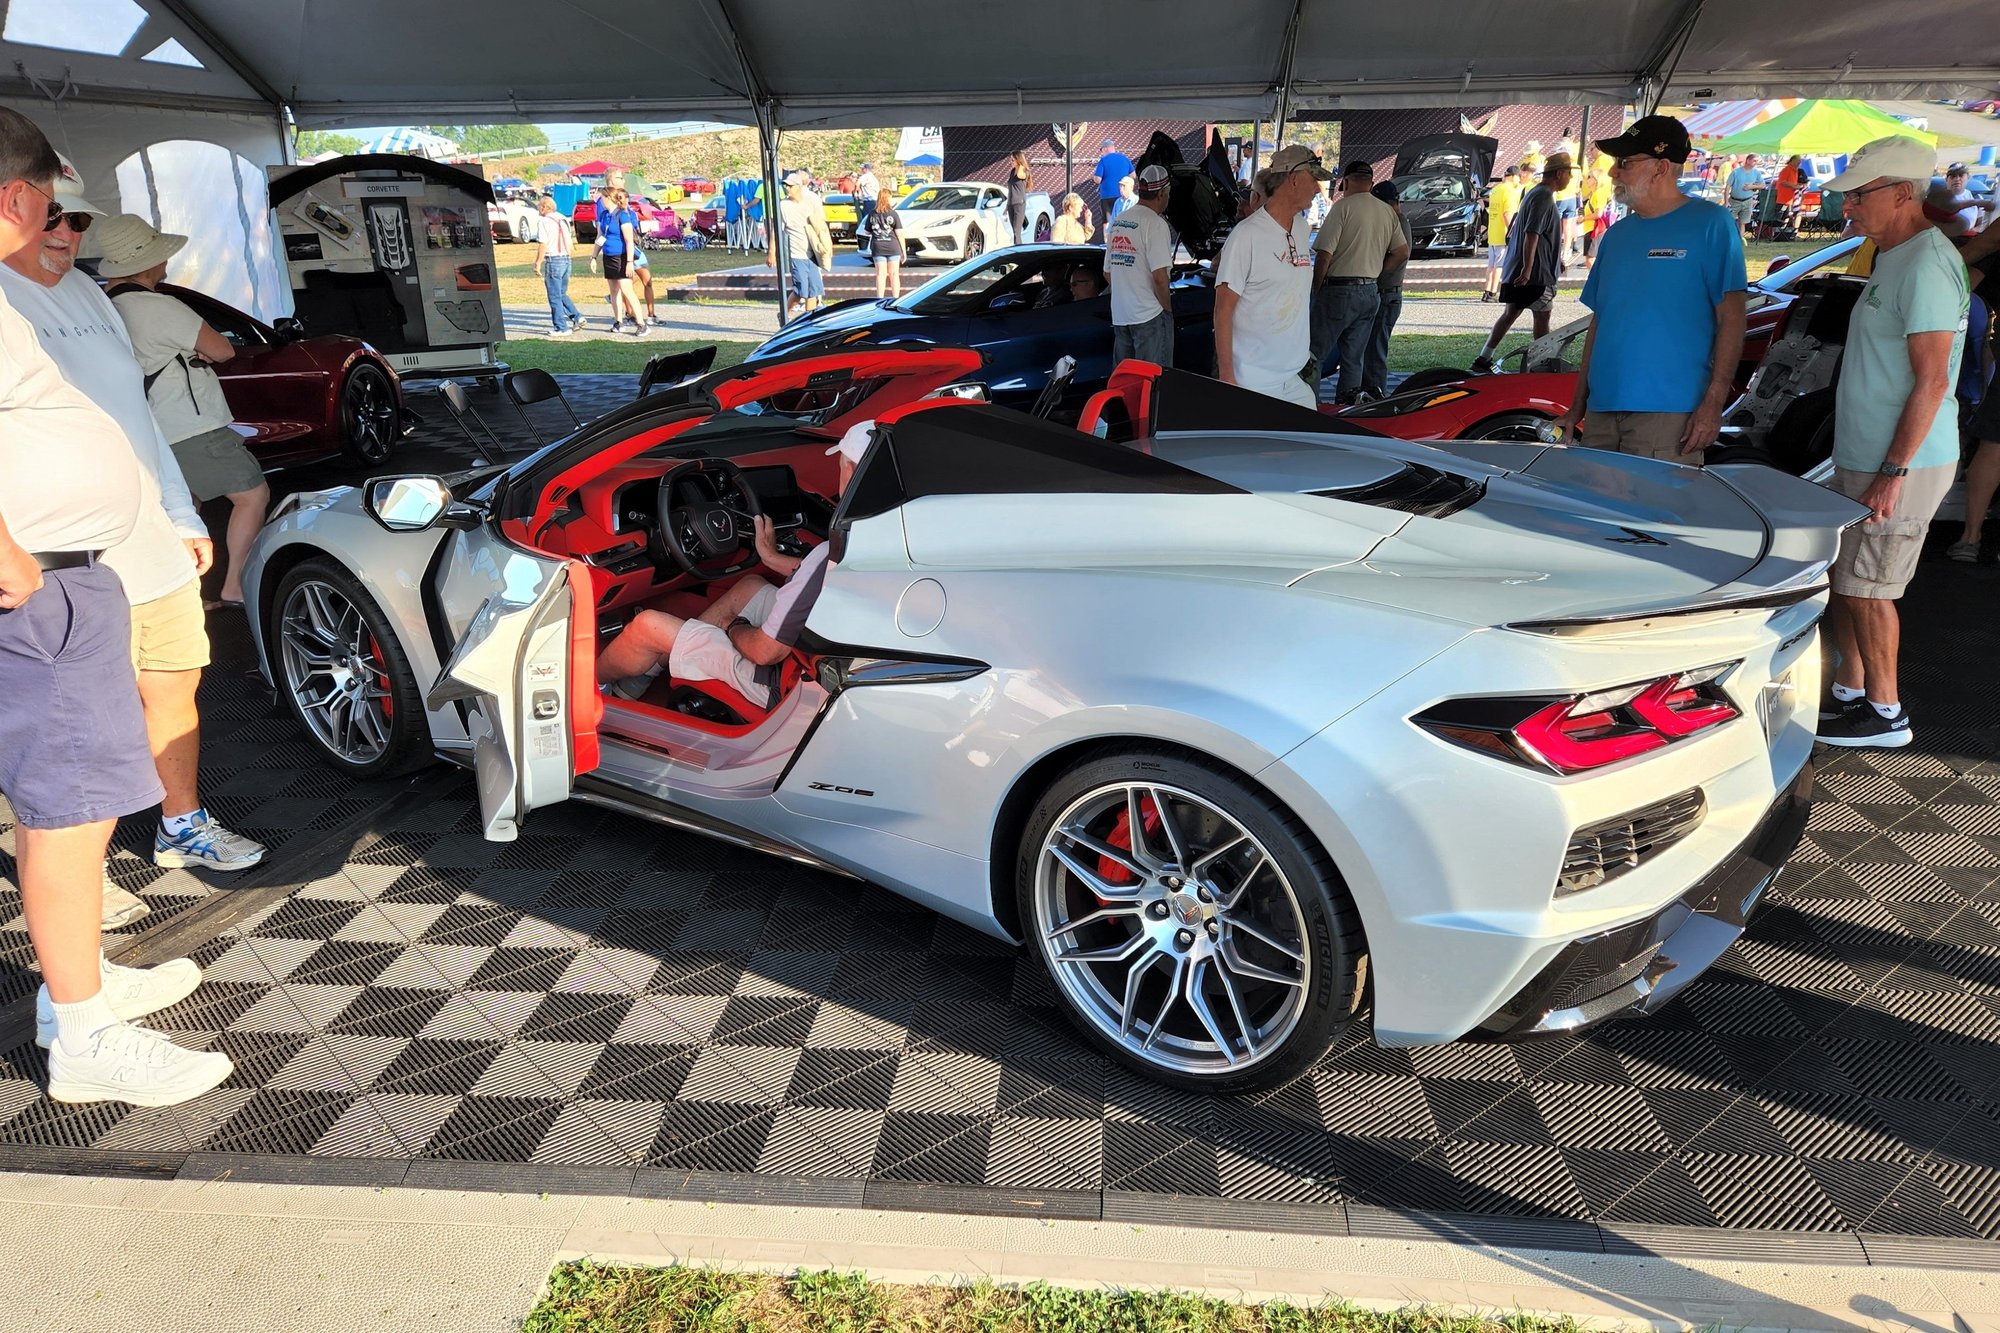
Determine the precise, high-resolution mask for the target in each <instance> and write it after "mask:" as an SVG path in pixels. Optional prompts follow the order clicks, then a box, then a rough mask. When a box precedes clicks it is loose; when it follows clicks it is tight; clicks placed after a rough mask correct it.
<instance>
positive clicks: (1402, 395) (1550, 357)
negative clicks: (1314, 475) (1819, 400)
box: [1320, 236, 1862, 440]
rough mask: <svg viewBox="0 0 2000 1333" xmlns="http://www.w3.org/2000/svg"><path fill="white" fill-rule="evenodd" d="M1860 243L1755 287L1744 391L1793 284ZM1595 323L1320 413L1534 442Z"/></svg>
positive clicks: (1570, 387) (1458, 436)
mask: <svg viewBox="0 0 2000 1333" xmlns="http://www.w3.org/2000/svg"><path fill="white" fill-rule="evenodd" d="M1861 244H1862V241H1861V238H1860V237H1858V236H1850V237H1848V238H1846V239H1844V240H1840V241H1836V242H1834V243H1833V244H1832V245H1829V246H1827V247H1825V248H1824V249H1820V250H1815V251H1814V252H1813V253H1811V254H1809V255H1806V256H1805V257H1804V258H1802V259H1800V260H1798V261H1797V262H1796V263H1791V264H1787V265H1785V266H1784V267H1782V268H1780V269H1779V270H1777V271H1776V272H1774V273H1769V274H1766V275H1765V276H1764V277H1762V278H1759V279H1758V280H1757V281H1755V282H1753V283H1751V284H1750V301H1749V314H1748V317H1747V318H1746V320H1745V322H1744V337H1743V357H1742V360H1741V361H1740V362H1738V364H1737V368H1736V388H1737V391H1738V392H1739V393H1740V392H1741V391H1742V390H1743V388H1744V386H1745V385H1747V384H1748V383H1749V381H1750V375H1751V372H1752V371H1754V370H1756V369H1757V365H1758V363H1759V362H1761V361H1762V360H1763V359H1764V353H1765V352H1766V351H1767V350H1769V348H1770V345H1771V335H1772V334H1773V333H1775V332H1776V331H1777V328H1778V323H1779V321H1780V320H1781V319H1783V318H1784V314H1785V310H1786V309H1787V307H1789V306H1790V305H1791V304H1792V300H1793V297H1794V292H1793V287H1794V284H1796V283H1797V282H1798V281H1799V280H1800V279H1802V278H1806V277H1810V276H1811V275H1813V274H1814V273H1815V272H1818V273H1827V272H1831V271H1834V267H1833V266H1836V265H1842V264H1844V262H1845V261H1846V260H1847V259H1848V258H1849V257H1850V256H1851V255H1852V254H1853V253H1854V252H1855V251H1856V250H1857V249H1859V248H1860V247H1861ZM1589 325H1590V321H1589V320H1588V319H1579V320H1576V321H1574V322H1572V323H1569V324H1565V325H1563V327H1561V328H1559V329H1553V330H1551V331H1550V332H1549V334H1548V336H1547V337H1545V338H1537V339H1536V340H1535V341H1534V342H1531V343H1529V344H1528V345H1527V346H1526V347H1523V348H1519V349H1517V350H1516V351H1514V352H1512V353H1510V354H1509V355H1507V356H1505V357H1503V358H1501V363H1502V365H1504V366H1507V367H1510V369H1508V370H1505V371H1502V372H1501V373H1498V374H1493V375H1474V374H1473V373H1472V372H1471V371H1468V370H1458V369H1454V368H1452V367H1449V366H1434V367H1432V368H1430V369H1429V370H1420V371H1418V372H1416V373H1415V374H1414V375H1411V376H1410V377H1409V378H1408V379H1405V380H1404V381H1403V382H1402V384H1401V385H1399V386H1398V387H1397V390H1396V392H1395V393H1393V394H1391V395H1389V396H1388V397H1387V398H1384V399H1381V400H1380V401H1378V402H1373V403H1363V404H1362V405H1360V406H1359V407H1349V408H1345V409H1341V408H1335V407H1333V406H1332V405H1330V404H1329V405H1328V406H1326V407H1323V408H1321V409H1320V410H1321V411H1324V412H1331V413H1334V414H1335V415H1338V416H1339V417H1340V418H1341V419H1342V420H1354V421H1357V422H1361V423H1365V424H1366V425H1368V426H1369V427H1370V428H1372V429H1374V430H1378V431H1381V432H1382V433H1383V434H1385V435H1393V436H1395V437H1396V438H1397V439H1401V440H1532V439H1534V438H1535V432H1536V430H1537V429H1539V428H1540V427H1541V425H1542V424H1543V423H1544V422H1547V421H1553V420H1555V419H1556V418H1557V417H1559V416H1562V415H1563V414H1564V413H1566V412H1568V411H1569V409H1570V404H1571V402H1572V401H1573V399H1574V397H1575V392H1576V365H1577V360H1578V358H1579V357H1580V356H1581V355H1582V352H1583V335H1584V333H1585V331H1586V330H1587V329H1588V328H1589Z"/></svg>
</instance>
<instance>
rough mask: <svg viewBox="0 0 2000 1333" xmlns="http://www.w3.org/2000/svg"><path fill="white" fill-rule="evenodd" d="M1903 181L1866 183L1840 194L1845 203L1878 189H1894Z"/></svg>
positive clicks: (1841, 200) (1842, 201)
mask: <svg viewBox="0 0 2000 1333" xmlns="http://www.w3.org/2000/svg"><path fill="white" fill-rule="evenodd" d="M1902 183H1903V182H1901V181H1883V182H1882V183H1881V184H1880V185H1864V186H1862V187H1861V188H1860V189H1858V190H1849V191H1848V192H1847V193H1846V194H1843V195H1842V196H1840V202H1841V203H1843V204H1845V203H1849V202H1851V201H1852V200H1855V199H1860V198H1862V197H1863V196H1865V195H1871V194H1874V193H1875V192H1876V191H1877V190H1893V189H1895V188H1896V187H1897V186H1898V185H1901V184H1902Z"/></svg>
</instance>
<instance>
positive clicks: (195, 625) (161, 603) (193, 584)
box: [132, 579, 209, 671]
mask: <svg viewBox="0 0 2000 1333" xmlns="http://www.w3.org/2000/svg"><path fill="white" fill-rule="evenodd" d="M208 660H209V659H208V616H207V614H206V613H205V612H204V611H203V610H202V609H201V580H200V579H189V580H188V581H187V582H186V583H183V584H182V585H181V586H180V587H178V588H176V589H174V590H173V591H172V592H170V593H168V594H167V595H166V596H165V597H155V598H154V599H153V600H152V601H150V602H140V603H138V604H137V605H135V606H134V607H133V608H132V667H133V669H134V670H135V671H199V670H201V669H202V668H203V667H205V666H207V665H208Z"/></svg>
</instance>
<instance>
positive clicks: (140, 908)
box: [101, 867, 153, 930]
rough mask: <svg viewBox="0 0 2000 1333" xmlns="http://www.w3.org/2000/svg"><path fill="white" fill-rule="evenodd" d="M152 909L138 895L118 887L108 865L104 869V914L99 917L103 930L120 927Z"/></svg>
mask: <svg viewBox="0 0 2000 1333" xmlns="http://www.w3.org/2000/svg"><path fill="white" fill-rule="evenodd" d="M152 910H153V909H152V908H150V907H148V906H147V905H146V904H145V902H144V900H142V899H141V898H140V897H139V895H137V894H136V893H132V892H130V891H129V890H126V889H122V888H120V887H119V886H118V884H117V883H116V882H115V881H114V880H113V879H112V878H111V871H110V869H109V868H108V867H107V868H106V869H105V871H104V914H103V917H102V919H101V924H102V927H103V928H104V929H105V930H119V929H122V928H123V927H125V926H129V925H131V924H132V923H133V922H134V921H137V920H138V919H139V918H140V917H142V916H144V915H146V913H148V912H150V911H152Z"/></svg>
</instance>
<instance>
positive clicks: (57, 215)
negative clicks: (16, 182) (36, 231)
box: [21, 180, 63, 231]
mask: <svg viewBox="0 0 2000 1333" xmlns="http://www.w3.org/2000/svg"><path fill="white" fill-rule="evenodd" d="M21 184H23V185H25V186H27V187H28V188H29V189H31V190H33V191H34V192H35V193H36V194H38V195H40V196H42V198H44V199H46V200H48V201H49V220H48V221H47V222H44V223H43V224H42V230H43V231H54V230H55V229H56V224H57V223H59V222H61V221H62V220H63V206H62V205H61V204H59V203H57V202H56V197H55V196H54V195H52V194H50V193H49V192H48V191H47V190H44V189H43V188H42V187H41V186H39V185H37V184H35V183H34V182H33V181H29V180H24V181H22V182H21Z"/></svg>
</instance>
